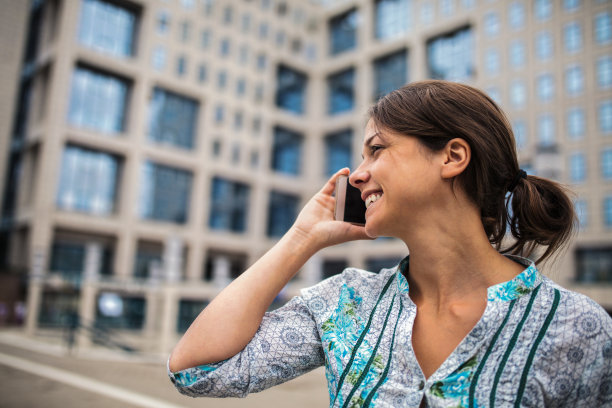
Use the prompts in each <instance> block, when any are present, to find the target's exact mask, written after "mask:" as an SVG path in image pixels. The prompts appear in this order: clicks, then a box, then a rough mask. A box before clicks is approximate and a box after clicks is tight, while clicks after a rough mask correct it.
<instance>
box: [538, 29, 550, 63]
mask: <svg viewBox="0 0 612 408" xmlns="http://www.w3.org/2000/svg"><path fill="white" fill-rule="evenodd" d="M553 44H554V41H553V37H552V34H551V33H550V32H548V31H541V32H539V33H538V34H537V35H536V38H535V52H536V56H537V57H538V59H540V60H547V59H550V58H552V56H553Z"/></svg>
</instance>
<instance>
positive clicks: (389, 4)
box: [375, 0, 412, 39]
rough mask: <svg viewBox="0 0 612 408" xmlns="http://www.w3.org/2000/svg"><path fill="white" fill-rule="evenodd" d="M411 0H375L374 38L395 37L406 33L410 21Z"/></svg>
mask: <svg viewBox="0 0 612 408" xmlns="http://www.w3.org/2000/svg"><path fill="white" fill-rule="evenodd" d="M411 8H412V0H376V16H375V19H376V20H375V26H376V27H375V31H376V33H375V35H376V38H379V39H386V38H395V37H398V36H401V35H402V34H404V33H406V32H407V31H408V29H409V28H410V26H411V24H412V21H411V17H412V12H411Z"/></svg>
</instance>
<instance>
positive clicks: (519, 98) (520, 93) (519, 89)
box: [510, 80, 527, 109]
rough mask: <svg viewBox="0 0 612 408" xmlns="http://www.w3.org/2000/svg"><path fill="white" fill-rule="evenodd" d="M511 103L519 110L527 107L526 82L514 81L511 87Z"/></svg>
mask: <svg viewBox="0 0 612 408" xmlns="http://www.w3.org/2000/svg"><path fill="white" fill-rule="evenodd" d="M510 102H511V103H512V106H513V107H515V108H517V109H520V108H523V107H524V106H525V104H526V103H527V86H526V85H525V82H524V81H519V80H515V81H512V84H511V85H510Z"/></svg>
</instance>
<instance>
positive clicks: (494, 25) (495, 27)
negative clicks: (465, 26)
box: [484, 11, 501, 37]
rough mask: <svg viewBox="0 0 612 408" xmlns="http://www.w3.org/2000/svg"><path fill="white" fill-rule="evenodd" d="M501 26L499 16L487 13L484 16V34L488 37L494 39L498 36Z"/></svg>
mask: <svg viewBox="0 0 612 408" xmlns="http://www.w3.org/2000/svg"><path fill="white" fill-rule="evenodd" d="M500 29H501V24H500V21H499V15H498V14H497V13H495V12H492V11H491V12H488V13H487V14H485V16H484V32H485V34H486V35H487V36H488V37H495V36H496V35H498V34H499V30H500Z"/></svg>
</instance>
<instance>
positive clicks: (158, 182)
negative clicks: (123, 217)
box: [140, 161, 192, 224]
mask: <svg viewBox="0 0 612 408" xmlns="http://www.w3.org/2000/svg"><path fill="white" fill-rule="evenodd" d="M142 170H143V174H142V183H141V190H140V216H141V217H142V218H147V219H152V220H159V221H169V222H175V223H179V224H184V223H185V222H186V221H187V215H188V212H189V200H190V196H191V179H192V175H191V173H190V172H188V171H186V170H181V169H177V168H174V167H169V166H165V165H162V164H157V163H153V162H150V161H148V162H146V163H145V164H144V165H143V168H142Z"/></svg>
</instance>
